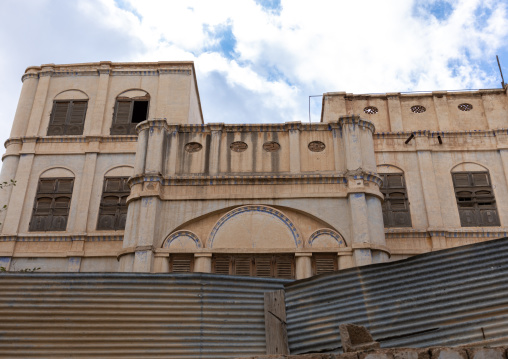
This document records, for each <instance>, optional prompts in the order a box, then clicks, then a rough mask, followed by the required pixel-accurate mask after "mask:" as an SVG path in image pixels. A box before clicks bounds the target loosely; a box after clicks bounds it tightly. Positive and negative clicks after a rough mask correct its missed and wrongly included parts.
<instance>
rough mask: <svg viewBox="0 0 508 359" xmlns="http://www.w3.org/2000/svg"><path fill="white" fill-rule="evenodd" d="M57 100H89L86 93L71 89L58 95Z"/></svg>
mask: <svg viewBox="0 0 508 359" xmlns="http://www.w3.org/2000/svg"><path fill="white" fill-rule="evenodd" d="M54 99H55V100H88V99H89V97H88V95H87V94H86V92H84V91H82V90H78V89H69V90H65V91H62V92H60V93H58V94H57V95H56V96H55V98H54Z"/></svg>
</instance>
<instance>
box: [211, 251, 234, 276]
mask: <svg viewBox="0 0 508 359" xmlns="http://www.w3.org/2000/svg"><path fill="white" fill-rule="evenodd" d="M230 268H231V260H230V257H229V256H227V255H216V256H214V257H213V268H212V269H213V272H214V273H217V274H231V273H230Z"/></svg>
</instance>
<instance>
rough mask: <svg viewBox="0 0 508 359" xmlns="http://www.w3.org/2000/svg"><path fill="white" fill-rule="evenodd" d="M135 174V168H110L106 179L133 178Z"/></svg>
mask: <svg viewBox="0 0 508 359" xmlns="http://www.w3.org/2000/svg"><path fill="white" fill-rule="evenodd" d="M133 172H134V167H132V166H127V165H121V166H116V167H113V168H110V169H108V170H107V171H106V173H104V177H131V176H132V174H133Z"/></svg>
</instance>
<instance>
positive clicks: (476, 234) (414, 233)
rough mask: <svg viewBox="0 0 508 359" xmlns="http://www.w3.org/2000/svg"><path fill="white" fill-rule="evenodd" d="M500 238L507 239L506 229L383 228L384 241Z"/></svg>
mask: <svg viewBox="0 0 508 359" xmlns="http://www.w3.org/2000/svg"><path fill="white" fill-rule="evenodd" d="M430 237H445V238H492V239H494V238H502V237H508V229H507V228H478V229H465V228H464V229H463V228H461V229H436V230H426V229H402V228H385V238H386V239H397V238H399V239H400V238H407V239H411V238H430Z"/></svg>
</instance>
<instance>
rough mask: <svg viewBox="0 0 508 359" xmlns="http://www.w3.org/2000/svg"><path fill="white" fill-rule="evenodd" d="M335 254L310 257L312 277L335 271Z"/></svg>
mask: <svg viewBox="0 0 508 359" xmlns="http://www.w3.org/2000/svg"><path fill="white" fill-rule="evenodd" d="M337 269H338V265H337V254H319V253H315V254H313V255H312V272H313V274H314V275H318V274H323V273H329V272H333V271H336V270H337Z"/></svg>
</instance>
